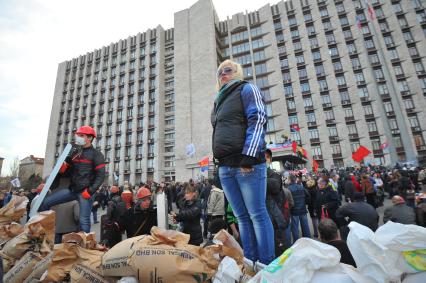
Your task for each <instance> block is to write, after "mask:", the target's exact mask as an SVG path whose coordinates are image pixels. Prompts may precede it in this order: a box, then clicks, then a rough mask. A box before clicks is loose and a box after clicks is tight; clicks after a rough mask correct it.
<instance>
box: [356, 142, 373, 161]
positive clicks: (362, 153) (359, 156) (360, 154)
mask: <svg viewBox="0 0 426 283" xmlns="http://www.w3.org/2000/svg"><path fill="white" fill-rule="evenodd" d="M370 153H371V151H370V150H369V149H368V148H366V147H365V146H362V145H361V146H360V147H359V148H358V150H357V151H355V152H354V153H352V159H353V160H354V161H355V162H358V163H359V162H361V161H362V160H363V159H364V157H366V156H367V155H369V154H370Z"/></svg>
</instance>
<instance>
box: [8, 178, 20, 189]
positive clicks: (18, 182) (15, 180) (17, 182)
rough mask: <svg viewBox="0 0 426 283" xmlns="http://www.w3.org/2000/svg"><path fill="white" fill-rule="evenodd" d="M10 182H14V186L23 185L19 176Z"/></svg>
mask: <svg viewBox="0 0 426 283" xmlns="http://www.w3.org/2000/svg"><path fill="white" fill-rule="evenodd" d="M10 182H11V183H12V186H14V187H15V188H19V187H20V186H21V182H20V181H19V178H15V179H13V180H12V181H10Z"/></svg>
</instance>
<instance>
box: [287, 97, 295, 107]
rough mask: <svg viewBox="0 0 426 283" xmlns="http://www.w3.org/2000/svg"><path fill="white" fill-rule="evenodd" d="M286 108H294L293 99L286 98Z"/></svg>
mask: <svg viewBox="0 0 426 283" xmlns="http://www.w3.org/2000/svg"><path fill="white" fill-rule="evenodd" d="M287 108H288V109H296V102H294V99H287Z"/></svg>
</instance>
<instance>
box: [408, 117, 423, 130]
mask: <svg viewBox="0 0 426 283" xmlns="http://www.w3.org/2000/svg"><path fill="white" fill-rule="evenodd" d="M408 122H409V123H410V127H411V128H415V127H419V126H420V124H419V119H418V118H417V116H410V117H408Z"/></svg>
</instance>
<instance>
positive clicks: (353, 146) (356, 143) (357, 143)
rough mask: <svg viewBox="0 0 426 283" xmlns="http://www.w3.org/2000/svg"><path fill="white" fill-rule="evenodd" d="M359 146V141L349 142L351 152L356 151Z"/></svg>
mask: <svg viewBox="0 0 426 283" xmlns="http://www.w3.org/2000/svg"><path fill="white" fill-rule="evenodd" d="M359 147H360V143H359V142H351V151H352V152H355V151H357V150H358V148H359Z"/></svg>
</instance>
